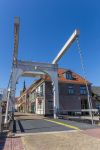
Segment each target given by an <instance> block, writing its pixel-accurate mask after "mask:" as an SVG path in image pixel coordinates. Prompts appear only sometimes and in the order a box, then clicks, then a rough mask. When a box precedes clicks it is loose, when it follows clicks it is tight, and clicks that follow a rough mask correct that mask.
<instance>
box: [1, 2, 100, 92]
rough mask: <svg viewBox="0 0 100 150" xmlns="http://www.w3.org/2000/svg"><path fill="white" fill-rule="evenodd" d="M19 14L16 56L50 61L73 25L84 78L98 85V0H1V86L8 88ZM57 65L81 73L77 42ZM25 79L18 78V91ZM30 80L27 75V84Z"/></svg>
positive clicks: (99, 7)
mask: <svg viewBox="0 0 100 150" xmlns="http://www.w3.org/2000/svg"><path fill="white" fill-rule="evenodd" d="M15 16H19V17H20V35H19V56H18V58H19V59H22V60H31V61H39V62H52V60H53V58H54V57H55V56H56V55H57V53H58V52H59V50H60V49H61V48H62V46H63V45H64V43H65V42H66V40H67V39H68V38H69V36H70V35H71V34H72V32H73V31H74V29H75V28H78V29H80V32H81V33H80V37H79V41H80V45H81V49H82V51H83V55H84V63H85V66H86V72H87V78H88V80H89V81H90V82H91V83H93V85H98V86H100V69H99V66H100V1H99V0H84V1H82V0H0V68H1V69H0V88H5V87H7V84H8V80H9V76H10V72H11V64H12V54H13V46H14V35H13V31H14V17H15ZM59 66H60V67H63V68H70V69H71V70H73V71H75V72H77V73H79V74H81V75H82V74H83V73H82V69H81V65H80V58H79V54H78V51H77V44H76V42H74V44H73V45H72V46H71V47H70V49H69V51H68V52H67V53H66V54H65V55H64V56H63V58H62V59H61V60H60V61H59ZM23 81H24V78H21V79H20V80H19V84H18V85H17V95H18V93H19V92H18V91H19V90H20V89H21V88H22V87H23ZM32 81H33V79H31V78H26V85H27V86H29V84H30V83H31V82H32Z"/></svg>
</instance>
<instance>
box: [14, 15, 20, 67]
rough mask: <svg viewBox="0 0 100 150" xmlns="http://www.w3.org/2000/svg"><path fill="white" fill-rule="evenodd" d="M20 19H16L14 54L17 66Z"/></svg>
mask: <svg viewBox="0 0 100 150" xmlns="http://www.w3.org/2000/svg"><path fill="white" fill-rule="evenodd" d="M19 22H20V21H19V17H15V18H14V53H13V64H15V65H16V61H17V56H18V40H19Z"/></svg>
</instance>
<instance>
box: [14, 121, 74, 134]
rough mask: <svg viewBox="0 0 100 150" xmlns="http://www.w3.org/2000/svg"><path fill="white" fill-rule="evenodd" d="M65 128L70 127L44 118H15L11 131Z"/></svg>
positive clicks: (30, 131) (24, 131)
mask: <svg viewBox="0 0 100 150" xmlns="http://www.w3.org/2000/svg"><path fill="white" fill-rule="evenodd" d="M66 130H72V129H71V128H69V127H65V126H62V125H59V124H56V123H53V122H49V121H46V120H44V119H34V120H16V121H15V122H14V128H13V132H15V133H36V132H50V131H66Z"/></svg>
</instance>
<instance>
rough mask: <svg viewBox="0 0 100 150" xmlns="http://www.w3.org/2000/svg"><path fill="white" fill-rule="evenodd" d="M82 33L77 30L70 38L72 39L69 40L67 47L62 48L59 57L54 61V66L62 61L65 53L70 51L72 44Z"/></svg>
mask: <svg viewBox="0 0 100 150" xmlns="http://www.w3.org/2000/svg"><path fill="white" fill-rule="evenodd" d="M79 34H80V31H79V30H75V31H74V32H73V34H72V35H71V36H70V38H69V39H68V40H67V42H66V43H65V45H64V46H63V47H62V49H61V50H60V52H59V53H58V55H57V56H56V57H55V59H54V60H53V61H52V64H57V62H58V61H59V60H60V59H61V57H62V56H63V55H64V53H65V52H66V51H67V50H68V48H69V47H70V46H71V44H72V43H73V42H74V41H75V40H76V38H77V37H78V36H79Z"/></svg>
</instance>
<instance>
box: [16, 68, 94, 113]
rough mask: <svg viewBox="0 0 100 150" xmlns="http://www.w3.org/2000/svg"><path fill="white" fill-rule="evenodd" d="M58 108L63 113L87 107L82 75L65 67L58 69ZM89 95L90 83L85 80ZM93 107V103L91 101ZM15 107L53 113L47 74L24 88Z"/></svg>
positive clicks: (51, 90) (34, 111)
mask: <svg viewBox="0 0 100 150" xmlns="http://www.w3.org/2000/svg"><path fill="white" fill-rule="evenodd" d="M58 81H59V106H60V108H59V110H60V111H61V112H63V113H66V112H69V113H70V112H72V111H79V110H81V109H88V101H87V91H86V84H85V80H84V78H83V77H81V76H80V75H78V74H76V73H74V72H73V71H71V70H67V69H58ZM87 84H88V87H89V91H90V96H92V91H91V83H90V82H88V81H87ZM92 105H93V108H95V103H94V102H93V101H92ZM17 106H18V107H17V108H18V110H19V111H22V112H31V113H36V114H41V115H51V114H53V89H52V83H51V80H50V78H49V77H48V76H44V78H41V79H39V80H37V81H36V82H34V83H33V84H32V85H31V86H30V87H29V88H28V89H27V90H25V91H24V92H23V93H22V94H21V95H20V97H19V98H18V101H17Z"/></svg>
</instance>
